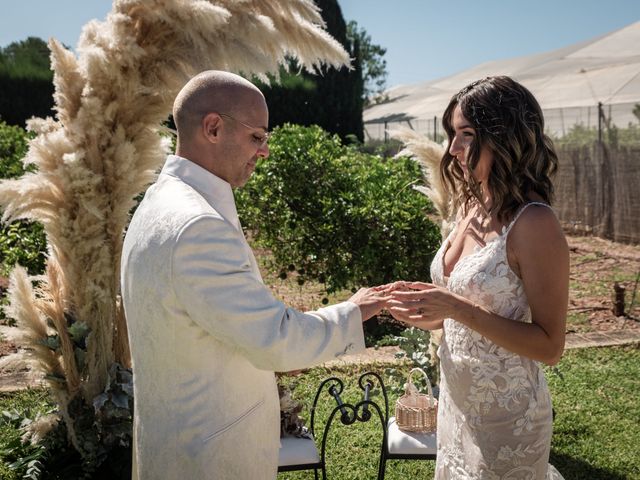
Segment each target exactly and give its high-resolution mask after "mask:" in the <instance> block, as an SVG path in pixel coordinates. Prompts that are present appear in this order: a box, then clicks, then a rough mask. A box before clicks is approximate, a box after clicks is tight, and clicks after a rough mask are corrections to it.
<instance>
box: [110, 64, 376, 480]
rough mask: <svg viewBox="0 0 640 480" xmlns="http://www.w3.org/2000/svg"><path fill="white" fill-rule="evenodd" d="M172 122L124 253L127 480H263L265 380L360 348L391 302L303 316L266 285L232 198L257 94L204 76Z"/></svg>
mask: <svg viewBox="0 0 640 480" xmlns="http://www.w3.org/2000/svg"><path fill="white" fill-rule="evenodd" d="M173 116H174V119H175V122H176V126H177V129H178V143H177V148H176V154H175V155H170V156H169V157H168V158H167V161H166V163H165V165H164V168H163V169H162V172H161V173H160V175H159V177H158V180H157V181H156V183H155V184H154V185H152V186H151V187H150V188H149V189H148V190H147V192H146V194H145V197H144V199H143V200H142V202H141V203H140V206H139V207H138V209H137V210H136V213H135V215H134V216H133V219H132V220H131V224H130V226H129V229H128V231H127V234H126V238H125V241H124V248H123V254H122V278H121V282H122V298H123V302H124V308H125V312H126V316H127V325H128V329H129V341H130V345H131V354H132V359H133V373H134V390H135V412H134V467H133V470H134V471H133V478H137V479H140V480H142V479H144V480H161V479H181V480H197V479H234V480H237V479H250V480H256V479H258V480H259V479H269V480H272V479H274V478H275V477H276V474H277V462H278V448H279V445H280V443H279V432H280V413H279V400H278V392H277V388H276V382H275V377H274V371H288V370H293V369H299V368H304V367H308V366H311V365H314V364H317V363H321V362H324V361H327V360H330V359H333V358H336V357H340V356H341V355H344V354H346V353H355V352H357V351H359V350H362V349H363V348H364V338H363V333H362V322H363V321H364V320H366V319H368V318H370V317H371V316H373V315H374V314H376V313H377V312H379V311H380V309H381V308H382V307H383V305H384V302H385V301H386V300H387V299H386V298H384V297H382V296H381V294H380V293H378V292H376V291H375V290H367V289H362V290H360V291H359V292H358V293H356V294H355V295H354V296H353V297H352V298H351V299H349V301H347V302H343V303H340V304H337V305H333V306H330V307H326V308H321V309H319V310H317V311H313V312H307V313H301V312H298V311H296V310H294V309H292V308H288V307H287V306H285V305H284V304H283V303H282V302H280V301H278V300H276V299H275V298H274V297H273V296H272V295H271V293H270V291H269V289H268V288H267V287H266V286H265V285H264V284H263V283H262V279H261V277H260V272H259V271H258V268H257V265H256V261H255V259H254V256H253V254H252V252H251V249H250V248H249V246H248V245H247V242H246V240H245V238H244V235H243V233H242V229H241V227H240V223H239V221H238V216H237V213H236V206H235V202H234V198H233V193H232V188H234V187H242V186H243V185H244V184H245V183H246V182H247V180H248V179H249V178H250V176H251V174H252V173H253V170H254V169H255V166H256V163H257V161H258V159H260V158H266V157H267V156H268V155H269V147H268V143H267V141H268V138H269V133H268V131H267V126H268V124H269V114H268V110H267V105H266V102H265V99H264V96H263V95H262V93H261V92H260V90H258V89H257V88H256V87H255V86H254V85H253V84H251V83H250V82H248V81H247V80H245V79H243V78H241V77H239V76H237V75H233V74H231V73H227V72H219V71H207V72H203V73H201V74H199V75H197V76H196V77H194V78H193V79H192V80H190V81H189V82H188V83H187V84H186V85H185V86H184V88H183V89H182V90H181V91H180V93H179V94H178V96H177V98H176V100H175V104H174V110H173Z"/></svg>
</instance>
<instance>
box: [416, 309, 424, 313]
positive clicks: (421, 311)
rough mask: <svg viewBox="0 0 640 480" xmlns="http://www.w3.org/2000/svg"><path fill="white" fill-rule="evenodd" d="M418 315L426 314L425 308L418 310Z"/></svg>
mask: <svg viewBox="0 0 640 480" xmlns="http://www.w3.org/2000/svg"><path fill="white" fill-rule="evenodd" d="M416 313H417V314H418V315H422V314H423V313H424V308H422V307H420V308H419V309H418V310H416Z"/></svg>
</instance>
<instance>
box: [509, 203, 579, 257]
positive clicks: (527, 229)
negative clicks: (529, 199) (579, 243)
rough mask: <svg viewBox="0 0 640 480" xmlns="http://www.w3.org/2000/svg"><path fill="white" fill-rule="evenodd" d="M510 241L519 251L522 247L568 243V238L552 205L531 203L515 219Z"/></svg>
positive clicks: (529, 247) (540, 246) (515, 249)
mask: <svg viewBox="0 0 640 480" xmlns="http://www.w3.org/2000/svg"><path fill="white" fill-rule="evenodd" d="M509 243H510V244H511V247H512V248H513V250H514V251H516V252H517V251H518V250H521V249H527V250H529V249H531V248H534V249H536V250H537V249H538V248H542V249H544V247H545V245H546V246H550V247H551V246H554V245H562V244H564V245H566V238H565V236H564V232H563V231H562V225H560V221H559V220H558V217H557V216H556V214H555V213H554V211H553V210H552V209H551V207H549V206H548V205H544V204H531V205H528V206H527V207H526V208H525V209H524V210H523V211H522V212H521V213H520V214H519V215H518V217H517V219H516V220H515V222H514V224H513V226H512V228H511V229H510V232H509Z"/></svg>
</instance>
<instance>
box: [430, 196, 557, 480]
mask: <svg viewBox="0 0 640 480" xmlns="http://www.w3.org/2000/svg"><path fill="white" fill-rule="evenodd" d="M533 204H534V203H530V204H528V205H526V206H525V207H523V208H522V210H521V211H520V212H519V213H518V215H516V217H515V218H514V220H513V221H512V222H511V224H510V225H509V226H507V227H505V228H504V229H503V231H502V234H501V235H499V236H497V237H496V238H495V239H493V240H491V241H489V242H488V243H487V244H486V245H485V246H484V247H482V248H479V247H477V248H476V251H475V252H474V253H472V254H470V255H468V256H465V257H463V258H461V259H460V260H459V261H458V263H457V264H456V265H455V267H454V269H453V271H452V272H451V276H450V277H449V279H448V280H447V279H446V278H445V277H444V272H443V259H444V253H445V252H446V250H447V248H448V247H449V245H450V240H451V238H452V237H453V235H455V231H456V228H455V227H454V229H453V231H452V232H451V234H450V235H449V237H448V238H447V239H446V240H445V241H444V242H443V244H442V246H441V247H440V250H438V253H437V254H436V255H435V257H434V259H433V263H432V264H431V278H432V282H433V283H434V284H436V285H439V286H443V287H446V288H447V289H448V290H450V291H452V292H454V293H456V294H459V295H461V296H463V297H465V298H467V299H469V300H472V301H473V302H475V303H477V304H480V305H482V306H484V307H486V308H487V309H489V310H490V311H492V312H494V313H496V314H498V315H501V316H503V317H506V318H510V319H513V321H517V322H530V321H531V312H530V310H529V305H528V303H527V298H526V296H525V293H524V289H523V286H522V281H521V280H520V279H519V278H518V276H517V275H516V274H515V273H514V272H513V271H512V270H511V268H510V267H509V264H508V262H507V251H506V242H507V236H508V234H509V231H510V230H511V227H512V226H513V225H514V224H515V222H516V221H517V220H518V217H519V215H520V213H522V211H523V210H524V209H525V208H527V207H529V206H530V205H533ZM539 205H544V204H539ZM545 206H546V205H545ZM438 356H439V357H440V401H439V411H438V436H437V438H438V456H437V461H436V474H435V478H436V479H437V480H444V479H452V480H550V479H554V480H556V479H562V478H563V477H562V476H561V475H560V474H559V473H558V471H557V470H556V469H555V468H554V467H553V466H551V465H550V464H549V463H548V459H549V449H550V442H551V433H552V425H551V422H552V418H551V399H550V396H549V389H548V387H547V383H546V380H545V377H544V373H543V372H542V371H541V369H540V367H539V365H538V364H537V362H535V361H534V360H531V359H529V358H526V357H523V356H521V355H517V354H515V353H512V352H510V351H508V350H505V349H504V348H502V347H499V346H497V345H496V344H495V343H493V342H491V341H490V340H488V339H487V338H485V337H483V336H482V335H480V334H479V333H477V332H475V331H474V330H471V329H469V328H467V327H465V326H464V325H462V324H461V323H458V322H456V321H455V320H453V319H446V320H445V321H444V335H443V337H442V343H441V344H440V347H439V349H438Z"/></svg>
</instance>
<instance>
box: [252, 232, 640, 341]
mask: <svg viewBox="0 0 640 480" xmlns="http://www.w3.org/2000/svg"><path fill="white" fill-rule="evenodd" d="M567 240H568V243H569V248H570V251H571V272H570V291H569V312H568V317H567V332H578V333H584V332H593V331H608V330H620V329H631V328H633V329H640V291H638V290H639V289H640V285H638V280H637V279H638V274H639V273H640V245H625V244H620V243H615V242H611V241H609V240H604V239H600V238H595V237H573V236H570V237H567ZM264 255H266V252H263V251H257V252H256V257H257V258H258V259H261V258H264ZM259 261H260V260H259ZM260 263H262V262H260ZM262 264H263V263H262ZM263 265H264V264H263ZM261 270H262V274H263V277H264V280H265V283H267V284H268V285H269V286H270V288H271V290H272V292H273V293H274V295H275V296H277V297H278V298H280V299H282V300H283V301H284V302H285V303H286V304H288V305H290V306H292V307H294V308H297V309H301V310H310V309H314V308H318V307H321V306H322V303H321V301H322V298H323V297H325V296H326V295H325V294H324V291H323V289H322V285H320V284H318V283H314V282H306V283H305V284H304V285H302V286H299V285H298V284H297V281H296V280H297V276H296V274H295V272H294V273H293V274H290V275H289V276H288V277H287V279H286V280H281V279H279V278H278V276H277V273H272V272H269V271H267V270H266V268H262V266H261ZM616 282H617V283H618V284H619V285H620V286H621V287H623V288H625V300H626V301H625V315H624V316H619V317H616V316H615V315H614V314H613V295H614V290H613V287H614V284H615V283H616ZM634 292H635V296H634ZM349 296H351V292H349V291H343V292H340V293H338V294H336V295H333V296H331V297H329V300H330V302H331V303H333V302H337V301H341V300H346V299H347V298H349Z"/></svg>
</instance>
